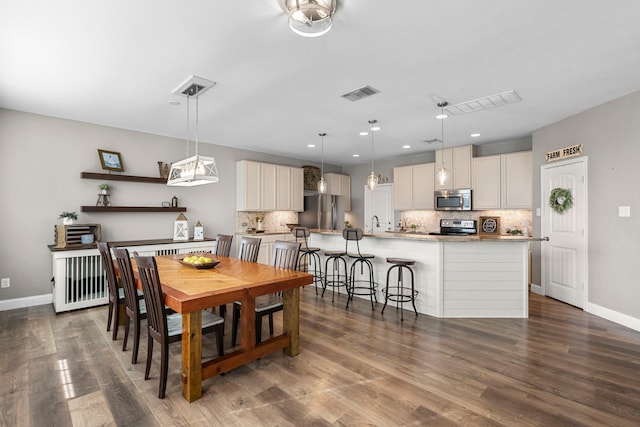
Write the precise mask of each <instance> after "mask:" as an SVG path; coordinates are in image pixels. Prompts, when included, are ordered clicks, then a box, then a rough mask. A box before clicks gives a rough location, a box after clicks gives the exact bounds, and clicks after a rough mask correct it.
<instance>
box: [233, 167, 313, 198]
mask: <svg viewBox="0 0 640 427" xmlns="http://www.w3.org/2000/svg"><path fill="white" fill-rule="evenodd" d="M236 179H237V182H236V205H237V206H236V209H237V210H238V211H274V210H295V211H302V210H304V195H303V170H302V169H301V168H292V167H289V166H280V165H273V164H270V163H260V162H253V161H249V160H241V161H239V162H237V165H236Z"/></svg>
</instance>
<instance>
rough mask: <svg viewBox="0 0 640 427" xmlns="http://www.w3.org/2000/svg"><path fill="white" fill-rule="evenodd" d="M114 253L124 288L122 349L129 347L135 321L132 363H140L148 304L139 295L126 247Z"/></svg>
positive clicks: (115, 250) (116, 249) (117, 249)
mask: <svg viewBox="0 0 640 427" xmlns="http://www.w3.org/2000/svg"><path fill="white" fill-rule="evenodd" d="M113 254H114V255H115V258H116V263H117V264H118V270H120V283H121V284H122V289H123V290H124V308H125V313H126V318H125V324H124V341H123V342H122V351H125V350H126V349H127V340H128V338H129V327H130V325H131V323H133V352H132V354H131V363H132V364H134V365H135V364H136V363H138V348H139V347H140V321H141V320H142V319H146V318H147V306H146V304H145V301H144V299H142V300H140V299H139V298H138V297H137V295H138V293H137V288H136V278H135V276H134V275H133V268H132V266H131V257H130V256H129V251H128V250H127V249H126V248H115V249H114V250H113Z"/></svg>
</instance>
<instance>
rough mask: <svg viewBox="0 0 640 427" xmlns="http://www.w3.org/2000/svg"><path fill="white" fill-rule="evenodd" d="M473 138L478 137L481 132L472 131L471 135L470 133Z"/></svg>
mask: <svg viewBox="0 0 640 427" xmlns="http://www.w3.org/2000/svg"><path fill="white" fill-rule="evenodd" d="M469 136H470V137H471V138H477V137H479V136H480V134H479V133H472V134H471V135H469Z"/></svg>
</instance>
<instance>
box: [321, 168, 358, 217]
mask: <svg viewBox="0 0 640 427" xmlns="http://www.w3.org/2000/svg"><path fill="white" fill-rule="evenodd" d="M324 179H325V181H327V194H333V195H336V196H344V201H345V208H344V210H345V211H347V212H348V211H350V210H351V177H350V176H349V175H343V174H341V173H325V174H324Z"/></svg>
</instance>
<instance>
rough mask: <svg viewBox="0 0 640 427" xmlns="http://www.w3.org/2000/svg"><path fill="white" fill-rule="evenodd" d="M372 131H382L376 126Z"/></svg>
mask: <svg viewBox="0 0 640 427" xmlns="http://www.w3.org/2000/svg"><path fill="white" fill-rule="evenodd" d="M371 130H372V131H377V130H380V126H374V127H372V128H371Z"/></svg>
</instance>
